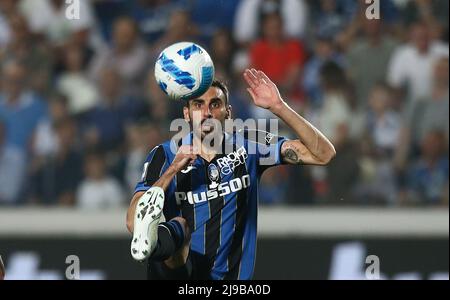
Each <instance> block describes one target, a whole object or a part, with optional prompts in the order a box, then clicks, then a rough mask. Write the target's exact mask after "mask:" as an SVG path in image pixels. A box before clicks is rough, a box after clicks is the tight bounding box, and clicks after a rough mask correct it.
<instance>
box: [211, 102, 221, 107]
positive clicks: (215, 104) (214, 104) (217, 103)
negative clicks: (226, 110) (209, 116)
mask: <svg viewBox="0 0 450 300" xmlns="http://www.w3.org/2000/svg"><path fill="white" fill-rule="evenodd" d="M219 107H220V103H219V102H214V103H212V104H211V108H219Z"/></svg>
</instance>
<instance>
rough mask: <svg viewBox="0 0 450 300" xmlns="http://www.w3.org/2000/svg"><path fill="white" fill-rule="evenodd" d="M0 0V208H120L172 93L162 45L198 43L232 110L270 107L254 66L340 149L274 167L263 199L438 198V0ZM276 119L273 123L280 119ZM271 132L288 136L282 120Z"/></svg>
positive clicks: (442, 140) (445, 83)
mask: <svg viewBox="0 0 450 300" xmlns="http://www.w3.org/2000/svg"><path fill="white" fill-rule="evenodd" d="M65 2H66V1H64V0H1V1H0V80H1V85H0V205H9V206H19V205H63V206H74V207H79V208H86V209H103V208H113V207H119V206H126V205H127V204H128V201H129V200H130V199H131V197H132V193H133V190H134V186H135V184H136V183H137V181H139V179H140V177H141V173H142V167H143V161H144V160H145V158H146V156H147V154H148V152H149V151H150V150H151V149H152V148H153V147H154V146H155V145H157V144H159V143H160V142H162V141H164V140H166V139H168V138H170V136H171V134H173V133H171V132H169V124H170V122H171V120H173V119H174V118H178V117H181V104H179V103H176V102H171V101H168V100H167V99H166V98H165V95H164V93H162V92H161V91H160V89H159V87H158V85H157V84H156V82H155V80H154V74H153V70H154V63H155V60H156V58H157V56H158V54H159V53H160V51H161V50H162V49H164V48H165V47H166V46H168V45H170V44H172V43H174V42H178V41H194V42H197V43H199V44H200V45H202V46H204V47H205V48H206V49H208V52H209V53H210V55H211V56H212V58H213V61H214V64H215V68H216V77H217V78H219V79H221V80H223V81H225V82H226V83H227V84H228V86H229V88H230V91H231V94H230V102H231V104H232V106H233V116H234V117H235V118H242V119H244V120H245V119H247V118H271V117H273V115H272V114H271V113H270V112H268V111H265V110H263V109H259V108H257V107H255V106H254V105H253V104H252V102H251V100H250V98H249V96H248V95H247V92H246V90H245V84H244V81H243V79H242V72H243V70H244V69H245V68H248V67H254V68H257V69H261V70H263V71H264V72H265V73H266V74H267V75H268V76H269V77H270V78H271V79H272V80H273V81H274V82H275V83H276V84H277V85H278V87H279V89H280V92H281V94H282V95H283V97H284V99H285V101H287V102H288V103H289V104H290V105H291V107H293V108H294V109H295V110H296V111H297V112H298V113H300V114H301V115H303V116H304V117H305V118H306V119H308V120H310V121H311V123H313V124H314V125H315V126H317V127H318V128H319V129H320V130H321V131H322V132H323V133H324V134H325V135H326V136H327V137H329V138H330V140H331V141H332V142H333V144H334V145H335V147H336V150H337V156H336V158H335V159H334V160H333V161H332V162H331V164H330V165H329V166H327V167H310V166H302V167H291V166H281V167H278V168H271V169H269V170H268V171H266V173H265V174H264V176H263V178H262V182H261V185H260V187H261V190H260V203H261V204H265V205H271V204H315V205H385V206H425V205H434V206H448V197H449V196H448V193H449V190H448V187H449V170H448V168H449V162H448V149H449V147H448V145H449V120H448V119H449V60H448V57H449V48H448V25H449V24H448V23H449V22H448V6H449V1H448V0H381V1H379V3H380V4H381V7H380V18H379V19H371V20H369V19H368V18H367V17H366V8H367V4H366V3H365V1H364V0H214V1H212V0H92V1H87V0H81V1H79V3H80V9H79V16H80V18H79V19H74V20H71V19H68V18H67V15H66V9H67V7H66V5H67V4H66V3H65ZM280 125H282V124H280ZM280 129H281V134H283V135H285V136H287V137H290V138H293V137H294V136H292V132H291V131H289V129H288V128H285V127H283V126H281V128H280Z"/></svg>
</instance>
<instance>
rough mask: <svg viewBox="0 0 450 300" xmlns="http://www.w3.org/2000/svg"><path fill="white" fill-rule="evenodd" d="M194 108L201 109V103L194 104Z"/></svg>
mask: <svg viewBox="0 0 450 300" xmlns="http://www.w3.org/2000/svg"><path fill="white" fill-rule="evenodd" d="M194 107H195V108H202V103H201V102H195V103H194Z"/></svg>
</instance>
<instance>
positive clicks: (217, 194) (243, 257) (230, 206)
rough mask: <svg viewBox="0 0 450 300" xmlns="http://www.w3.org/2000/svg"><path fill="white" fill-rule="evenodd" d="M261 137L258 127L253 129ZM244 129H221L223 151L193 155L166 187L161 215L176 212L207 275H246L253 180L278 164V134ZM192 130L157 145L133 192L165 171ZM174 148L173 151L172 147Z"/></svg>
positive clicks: (252, 238)
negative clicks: (251, 135)
mask: <svg viewBox="0 0 450 300" xmlns="http://www.w3.org/2000/svg"><path fill="white" fill-rule="evenodd" d="M258 135H259V137H261V132H258ZM263 135H264V136H263V141H264V142H262V143H261V142H257V141H260V140H261V139H255V140H254V139H252V138H249V134H248V131H245V132H243V133H242V134H241V133H233V134H228V133H225V134H224V138H223V142H222V145H221V146H222V150H223V151H222V152H221V154H217V155H216V156H215V157H214V159H212V160H211V161H210V162H208V161H206V160H205V159H203V158H201V157H200V156H198V158H197V159H196V160H195V162H194V163H193V164H192V165H190V166H188V167H187V168H186V169H184V170H182V171H180V172H178V173H177V174H176V176H175V177H174V178H173V180H172V181H171V183H170V185H169V187H168V188H167V190H166V191H165V205H164V217H165V219H166V220H170V219H172V218H174V217H176V216H181V217H183V218H185V219H186V220H187V223H188V225H189V227H190V229H191V232H192V237H191V252H192V251H193V252H196V255H197V254H198V255H201V256H202V257H204V258H205V259H204V261H205V263H206V264H207V266H206V268H207V269H208V272H209V275H210V278H211V279H243V280H246V279H251V278H252V275H253V270H254V264H255V256H256V233H257V206H258V184H259V179H260V177H261V175H262V173H263V172H264V170H265V169H267V168H268V167H271V166H275V165H279V164H281V154H280V151H281V145H282V144H283V142H284V141H286V139H285V138H283V137H277V136H273V135H271V134H270V133H265V132H264V133H263ZM189 144H192V133H191V134H189V135H188V136H186V137H184V138H183V139H180V140H179V141H174V140H170V141H167V142H165V143H163V144H161V145H158V146H156V147H155V148H154V149H153V150H152V151H151V152H150V154H149V155H148V157H147V159H146V161H145V164H144V172H143V175H142V179H141V181H140V182H139V183H138V184H137V185H136V188H135V192H139V191H145V190H147V189H149V188H150V187H151V186H152V184H154V183H155V182H156V181H157V180H158V179H159V178H160V176H161V175H162V174H163V173H164V172H165V171H166V170H167V168H168V167H169V166H170V164H171V163H172V161H173V159H174V158H175V154H176V150H177V149H178V147H180V146H181V145H189ZM174 150H175V151H174Z"/></svg>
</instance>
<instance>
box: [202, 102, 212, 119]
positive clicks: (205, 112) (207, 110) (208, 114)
mask: <svg viewBox="0 0 450 300" xmlns="http://www.w3.org/2000/svg"><path fill="white" fill-rule="evenodd" d="M202 113H203V118H205V119H208V118H211V117H212V113H211V109H210V108H209V106H208V105H205V107H204V108H203V111H202Z"/></svg>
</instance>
